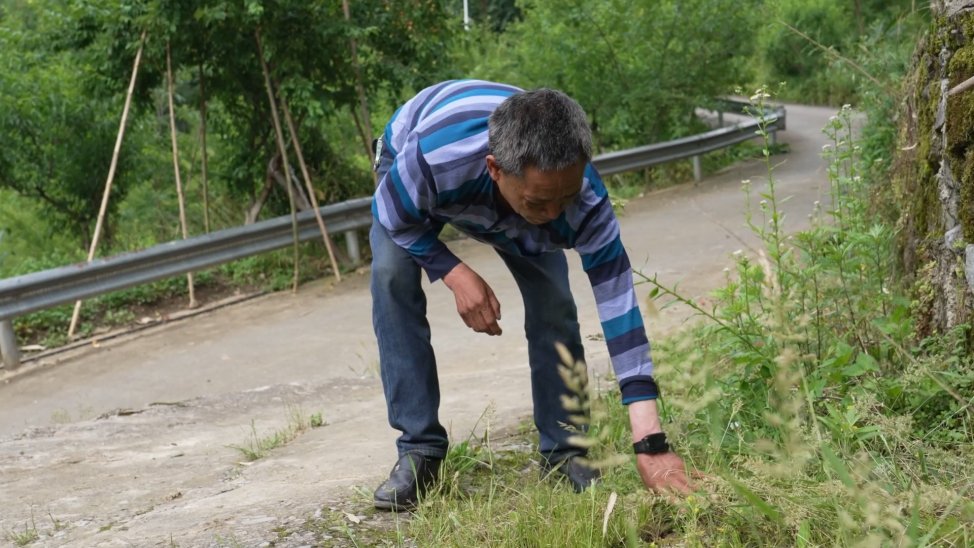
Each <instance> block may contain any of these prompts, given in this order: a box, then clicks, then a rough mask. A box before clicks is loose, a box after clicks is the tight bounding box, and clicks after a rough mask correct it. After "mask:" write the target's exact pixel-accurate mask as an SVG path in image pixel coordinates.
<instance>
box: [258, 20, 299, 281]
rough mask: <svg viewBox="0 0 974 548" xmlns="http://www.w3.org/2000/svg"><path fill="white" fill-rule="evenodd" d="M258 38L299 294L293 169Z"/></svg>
mask: <svg viewBox="0 0 974 548" xmlns="http://www.w3.org/2000/svg"><path fill="white" fill-rule="evenodd" d="M254 36H256V37H257V54H258V56H259V57H260V67H261V70H263V71H264V85H265V86H266V87H267V99H268V100H269V101H270V103H271V119H273V121H274V133H275V134H276V135H277V151H278V153H279V154H280V155H281V163H282V164H283V165H284V180H285V181H286V182H287V197H288V201H290V202H291V229H292V231H293V233H294V287H293V288H292V289H291V292H292V293H297V292H298V214H297V212H296V211H295V209H294V191H293V190H291V168H290V166H289V164H290V162H288V160H287V150H285V148H284V132H283V131H281V121H280V119H279V118H278V117H277V102H276V101H274V90H273V88H271V75H270V72H268V70H267V62H266V61H264V46H263V44H262V43H261V39H260V29H257V30H256V31H254Z"/></svg>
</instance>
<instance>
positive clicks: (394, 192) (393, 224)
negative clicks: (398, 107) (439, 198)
mask: <svg viewBox="0 0 974 548" xmlns="http://www.w3.org/2000/svg"><path fill="white" fill-rule="evenodd" d="M383 154H384V155H387V157H386V158H388V156H392V158H393V160H392V165H391V166H390V167H389V169H388V171H386V172H385V173H384V174H383V176H382V178H381V179H380V180H379V186H378V188H376V191H375V198H374V200H373V201H372V213H373V215H374V216H375V217H376V219H378V221H379V224H381V225H382V226H383V227H385V229H386V230H387V231H388V232H389V235H390V236H391V237H392V240H393V241H394V242H396V244H398V245H399V247H402V248H403V249H405V250H406V251H408V252H409V254H410V255H412V257H413V258H414V259H415V260H416V262H417V263H418V264H419V265H420V266H421V267H422V268H423V270H425V271H426V275H427V276H428V277H429V280H430V282H435V281H437V280H439V279H441V278H443V277H444V276H446V275H447V274H448V273H449V272H450V271H451V270H453V268H454V267H456V266H457V265H458V264H460V259H459V258H457V256H456V255H454V254H453V252H452V251H450V249H449V248H448V247H447V246H446V244H444V243H443V242H441V241H440V239H439V231H438V230H436V229H435V228H434V227H433V224H432V222H430V217H429V211H430V209H432V207H433V206H434V205H435V204H436V187H435V186H434V184H433V181H432V180H431V177H430V176H429V175H428V174H429V173H430V169H429V164H427V163H426V159H425V158H424V157H423V153H422V150H420V147H419V137H418V136H417V135H416V134H415V133H413V132H410V133H409V135H407V137H406V141H405V143H404V144H403V146H402V149H401V150H395V149H393V148H392V146H391V144H390V143H383ZM383 161H387V160H386V159H384V160H383Z"/></svg>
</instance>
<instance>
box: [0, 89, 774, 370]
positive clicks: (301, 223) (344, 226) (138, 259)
mask: <svg viewBox="0 0 974 548" xmlns="http://www.w3.org/2000/svg"><path fill="white" fill-rule="evenodd" d="M746 105H747V103H743V102H741V101H734V100H725V101H722V107H721V110H720V111H719V115H720V119H721V122H722V121H723V112H725V111H726V112H734V113H741V112H742V111H743V108H744V107H745V106H746ZM723 107H726V108H723ZM765 121H766V130H767V131H768V132H769V133H770V135H771V136H772V139H773V138H774V135H775V134H776V132H777V131H781V130H784V129H785V110H784V108H783V107H779V108H777V109H775V110H774V111H773V112H770V113H766V114H765ZM758 127H759V124H758V121H757V120H749V121H747V122H743V123H740V124H736V125H733V126H727V127H720V128H718V129H715V130H713V131H708V132H706V133H702V134H699V135H693V136H690V137H685V138H682V139H677V140H675V141H668V142H665V143H656V144H652V145H648V146H643V147H638V148H633V149H629V150H622V151H618V152H610V153H608V154H602V155H599V156H596V157H595V158H593V159H592V163H593V164H594V165H595V167H596V169H598V170H599V173H600V174H602V175H613V174H616V173H623V172H625V171H632V170H636V169H643V168H647V167H651V166H655V165H659V164H663V163H667V162H672V161H674V160H680V159H684V158H693V160H694V176H695V178H696V179H697V180H700V178H701V170H700V155H702V154H705V153H707V152H711V151H714V150H718V149H720V148H724V147H728V146H731V145H733V144H736V143H740V142H743V141H747V140H750V139H752V138H754V137H755V136H756V134H755V131H756V130H757V129H758ZM371 205H372V197H371V196H367V197H364V198H356V199H353V200H349V201H346V202H341V203H338V204H332V205H327V206H323V207H321V208H320V212H321V216H322V219H323V220H324V222H325V227H326V228H327V229H328V233H329V234H339V233H344V234H345V237H346V241H347V243H348V248H349V255H350V257H351V259H352V261H353V262H355V263H358V262H359V260H360V259H359V253H358V236H357V231H358V230H360V229H365V228H368V227H369V226H371V224H372V212H371ZM320 234H321V233H320V231H319V228H318V225H317V222H316V220H315V217H314V212H312V211H305V212H302V213H299V214H298V239H299V240H300V241H308V240H312V239H315V238H317V237H320ZM292 238H293V236H292V232H291V217H290V216H289V215H286V216H282V217H277V218H274V219H269V220H266V221H261V222H258V223H254V224H251V225H247V226H241V227H235V228H230V229H226V230H220V231H217V232H213V233H210V234H207V235H204V236H196V237H193V238H189V239H186V240H177V241H174V242H168V243H164V244H159V245H156V246H153V247H150V248H148V249H143V250H140V251H134V252H130V253H123V254H120V255H115V256H111V257H105V258H100V259H95V260H93V261H91V262H89V263H78V264H73V265H68V266H62V267H59V268H54V269H51V270H44V271H41V272H35V273H33V274H27V275H24V276H18V277H15V278H8V279H5V280H0V357H2V359H3V363H4V364H5V365H6V367H7V368H8V369H14V368H16V367H18V366H19V363H20V353H19V349H18V347H17V342H16V337H15V336H14V331H13V325H12V320H13V319H14V318H17V317H19V316H24V315H27V314H30V313H32V312H36V311H38V310H45V309H49V308H53V307H56V306H60V305H64V304H69V303H73V302H75V301H77V300H84V299H88V298H92V297H96V296H99V295H105V294H107V293H112V292H115V291H119V290H122V289H127V288H130V287H134V286H137V285H142V284H146V283H150V282H154V281H157V280H162V279H165V278H169V277H172V276H179V275H182V274H186V273H188V272H194V271H199V270H203V269H206V268H211V267H214V266H218V265H221V264H225V263H228V262H231V261H235V260H238V259H242V258H245V257H250V256H253V255H258V254H261V253H265V252H268V251H272V250H275V249H280V248H284V247H287V246H289V245H291V243H292V241H293V240H292Z"/></svg>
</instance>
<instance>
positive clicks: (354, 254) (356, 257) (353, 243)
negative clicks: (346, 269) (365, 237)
mask: <svg viewBox="0 0 974 548" xmlns="http://www.w3.org/2000/svg"><path fill="white" fill-rule="evenodd" d="M345 245H346V246H347V247H348V258H349V259H350V260H351V261H352V266H353V267H355V266H358V265H359V264H360V263H361V262H362V252H361V251H359V248H358V232H357V231H355V230H349V231H348V232H346V233H345Z"/></svg>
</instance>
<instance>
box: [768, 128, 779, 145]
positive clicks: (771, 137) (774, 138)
mask: <svg viewBox="0 0 974 548" xmlns="http://www.w3.org/2000/svg"><path fill="white" fill-rule="evenodd" d="M768 141H769V142H770V143H771V144H772V145H777V144H778V132H777V131H772V132H771V133H770V134H769V135H768Z"/></svg>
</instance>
